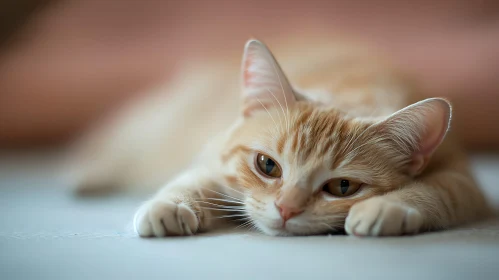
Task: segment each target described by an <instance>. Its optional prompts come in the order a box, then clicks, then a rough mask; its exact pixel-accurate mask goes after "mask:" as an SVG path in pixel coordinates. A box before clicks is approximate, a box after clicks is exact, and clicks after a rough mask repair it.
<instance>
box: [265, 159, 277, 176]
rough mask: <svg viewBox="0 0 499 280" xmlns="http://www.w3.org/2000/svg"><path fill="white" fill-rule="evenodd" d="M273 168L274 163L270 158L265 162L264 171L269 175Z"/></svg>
mask: <svg viewBox="0 0 499 280" xmlns="http://www.w3.org/2000/svg"><path fill="white" fill-rule="evenodd" d="M274 167H275V162H274V161H273V160H271V159H270V158H269V159H267V162H266V163H265V171H266V172H267V173H270V172H272V170H273V169H274Z"/></svg>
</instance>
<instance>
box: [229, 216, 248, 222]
mask: <svg viewBox="0 0 499 280" xmlns="http://www.w3.org/2000/svg"><path fill="white" fill-rule="evenodd" d="M248 219H251V217H250V216H248V217H244V218H240V219H235V220H232V221H233V222H242V221H247V220H248Z"/></svg>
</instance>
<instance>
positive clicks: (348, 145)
mask: <svg viewBox="0 0 499 280" xmlns="http://www.w3.org/2000/svg"><path fill="white" fill-rule="evenodd" d="M375 124H376V123H373V124H371V125H369V126H368V127H367V128H366V129H364V131H362V132H361V133H360V134H359V136H357V137H355V138H352V139H350V141H348V143H347V145H346V146H345V148H344V149H343V150H342V151H341V152H342V153H343V152H345V151H346V150H347V149H350V148H351V147H352V146H353V145H354V144H355V143H357V141H358V140H359V139H360V137H361V136H362V135H364V133H365V132H366V131H368V130H369V129H370V128H371V127H373V126H374V125H375ZM352 140H353V141H352Z"/></svg>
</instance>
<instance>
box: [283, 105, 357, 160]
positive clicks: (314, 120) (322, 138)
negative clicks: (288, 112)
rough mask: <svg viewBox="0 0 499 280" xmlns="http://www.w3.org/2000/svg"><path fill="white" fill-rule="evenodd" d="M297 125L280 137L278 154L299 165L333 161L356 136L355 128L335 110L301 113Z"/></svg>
mask: <svg viewBox="0 0 499 280" xmlns="http://www.w3.org/2000/svg"><path fill="white" fill-rule="evenodd" d="M292 123H293V125H292V126H291V127H290V129H289V130H287V131H286V133H283V134H281V135H280V137H279V140H278V142H277V151H278V152H279V153H281V154H290V155H294V158H295V160H296V161H297V162H301V163H304V162H307V161H310V160H311V159H312V158H316V159H324V158H325V159H331V158H332V156H334V155H336V154H338V152H339V150H338V149H339V148H341V147H343V146H344V144H345V141H348V140H349V139H350V138H351V137H352V135H353V134H354V132H355V130H356V128H355V124H354V123H353V122H352V121H351V120H350V119H348V118H345V116H344V115H343V114H342V113H341V112H339V111H338V110H335V109H325V108H314V107H308V108H304V109H303V110H300V111H297V112H296V113H295V114H294V116H293V118H292Z"/></svg>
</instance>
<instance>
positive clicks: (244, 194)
mask: <svg viewBox="0 0 499 280" xmlns="http://www.w3.org/2000/svg"><path fill="white" fill-rule="evenodd" d="M223 187H225V188H228V189H230V190H233V191H235V192H237V193H240V194H242V195H244V196H246V194H245V193H244V192H242V191H238V190H236V189H234V188H232V187H230V186H226V185H224V186H223Z"/></svg>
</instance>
